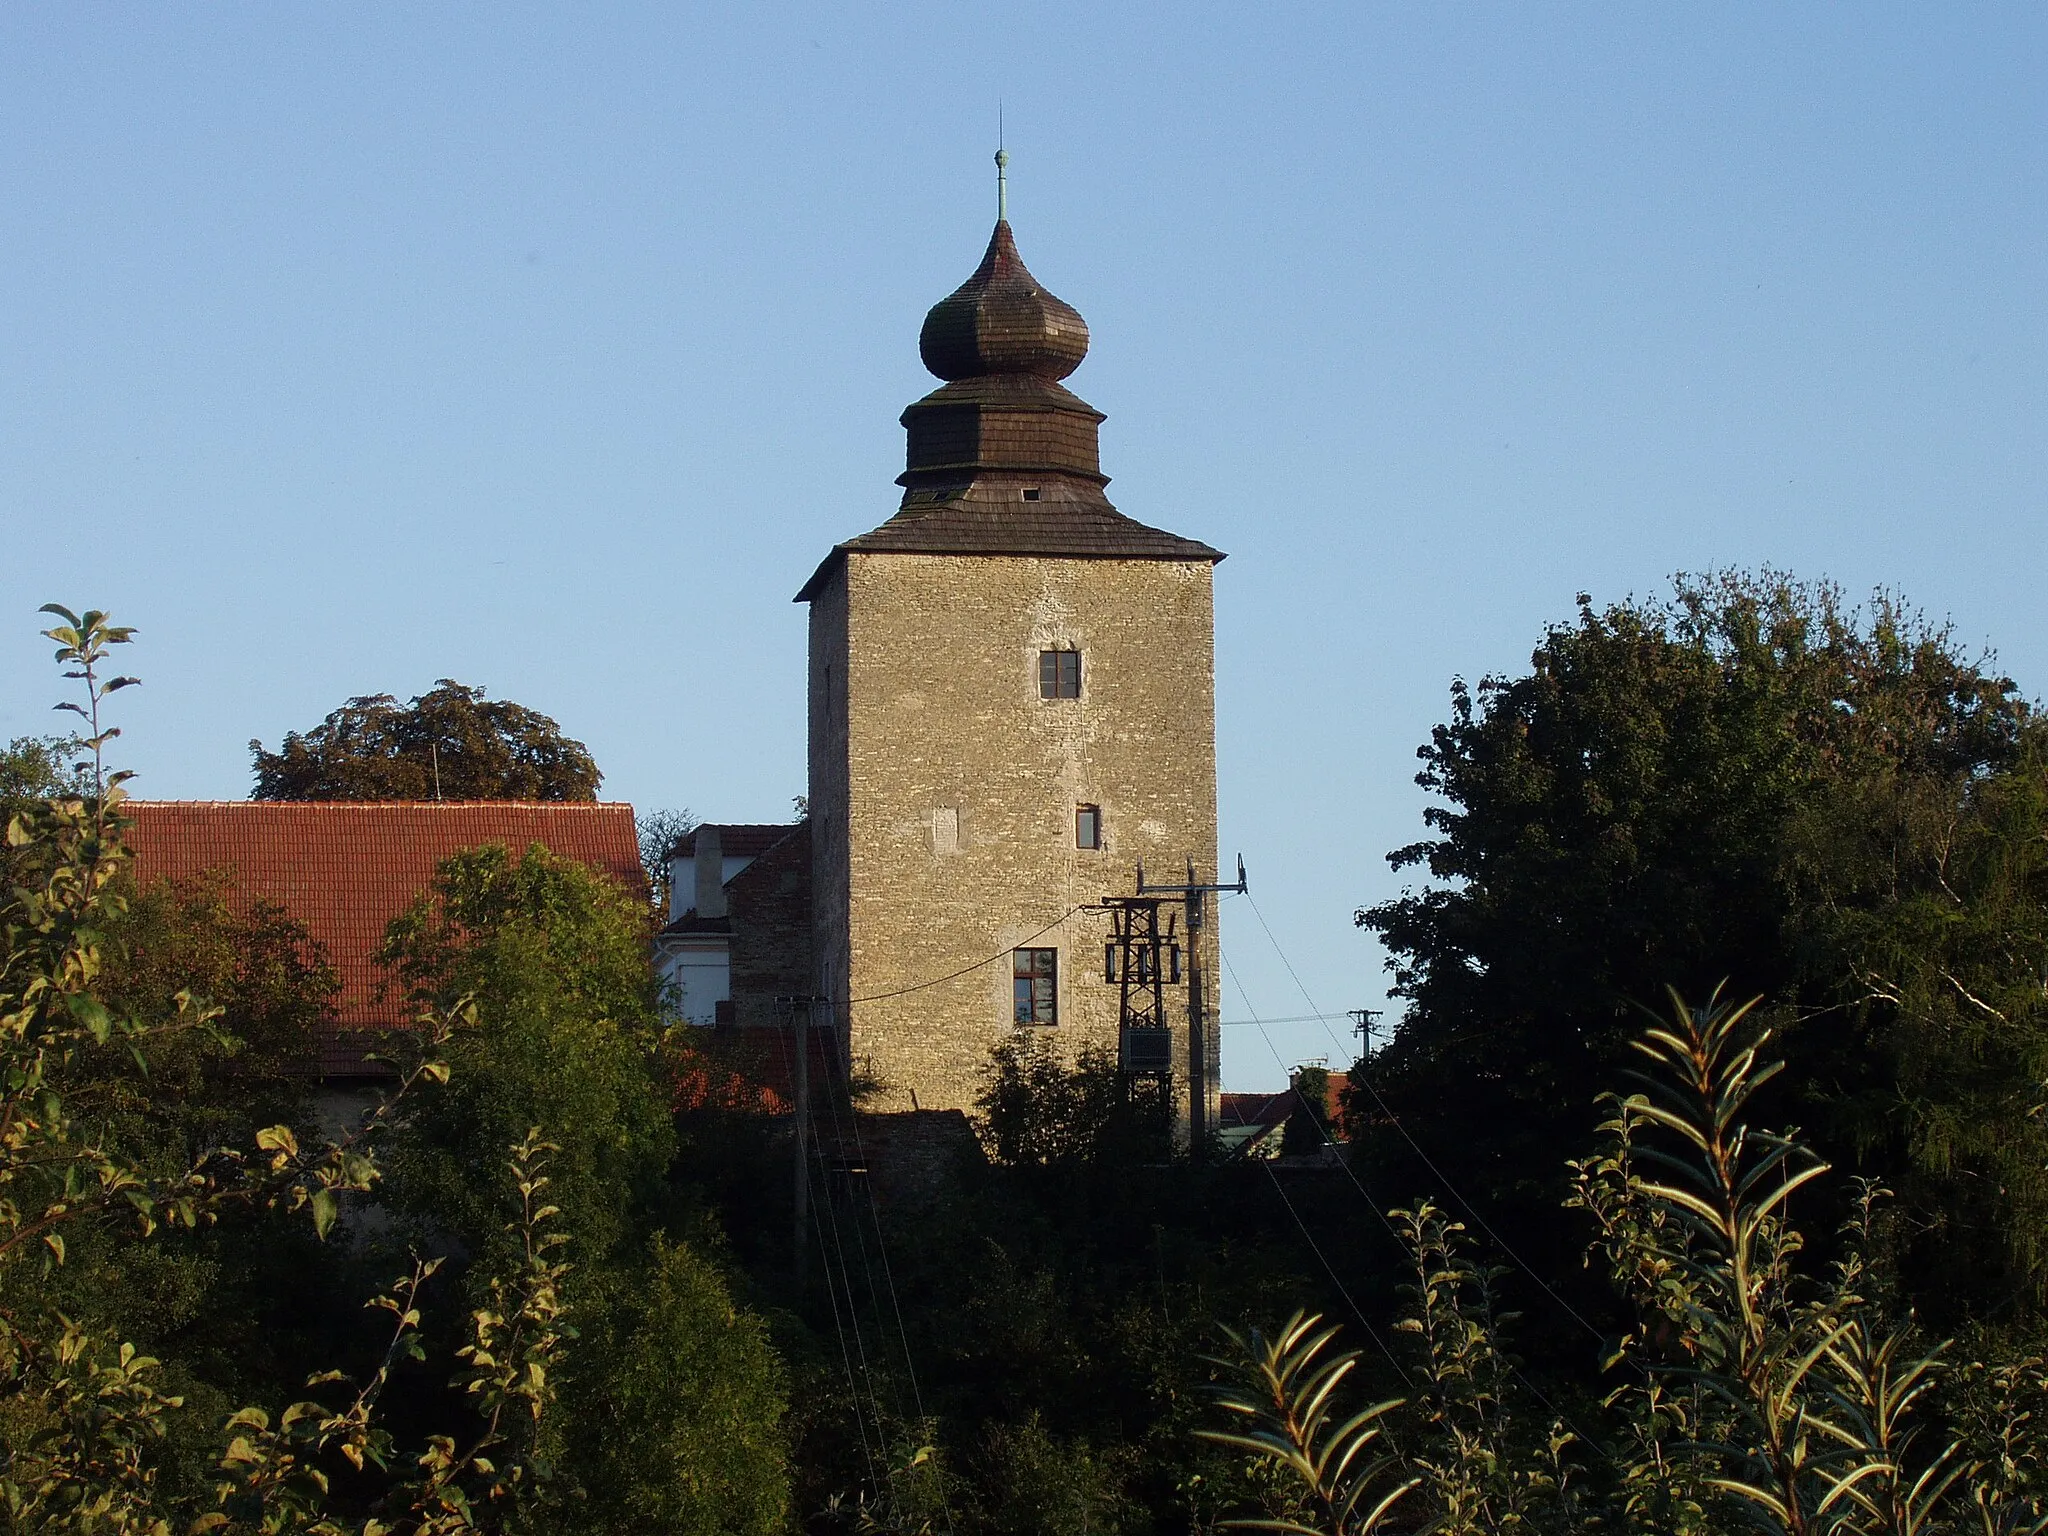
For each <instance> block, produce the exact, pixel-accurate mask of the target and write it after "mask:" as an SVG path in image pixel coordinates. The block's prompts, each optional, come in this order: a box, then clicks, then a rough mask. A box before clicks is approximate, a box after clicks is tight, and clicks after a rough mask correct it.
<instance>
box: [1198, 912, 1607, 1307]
mask: <svg viewBox="0 0 2048 1536" xmlns="http://www.w3.org/2000/svg"><path fill="white" fill-rule="evenodd" d="M1244 899H1245V901H1246V902H1247V903H1248V904H1249V905H1250V907H1251V909H1252V915H1253V916H1254V917H1256V918H1257V919H1258V920H1259V926H1260V927H1261V928H1263V929H1264V930H1265V932H1266V942H1267V943H1269V944H1271V945H1272V946H1273V953H1274V954H1276V955H1278V956H1279V957H1280V963H1281V964H1282V965H1283V966H1285V967H1286V968H1287V974H1288V975H1289V976H1291V977H1293V978H1294V985H1295V986H1296V987H1297V988H1299V989H1300V991H1301V995H1302V998H1303V1000H1304V1001H1305V1002H1307V1004H1308V1005H1309V1007H1310V1008H1314V1007H1315V1006H1316V1000H1315V999H1314V998H1313V997H1310V996H1309V991H1308V987H1307V986H1306V985H1304V983H1303V982H1302V979H1301V973H1300V972H1299V971H1297V970H1295V968H1294V962H1293V961H1292V960H1289V959H1288V958H1287V951H1286V950H1284V949H1282V948H1281V947H1280V940H1279V939H1278V938H1276V937H1275V936H1274V933H1273V927H1272V925H1271V924H1270V923H1268V922H1267V921H1266V914H1265V913H1263V912H1261V911H1260V910H1259V904H1258V903H1257V902H1256V901H1253V900H1252V897H1251V894H1250V893H1249V892H1247V893H1246V894H1245V898H1244ZM1233 979H1234V978H1233ZM1243 990H1244V989H1243V987H1242V986H1240V987H1239V988H1238V991H1239V992H1240V993H1241V992H1243ZM1324 1033H1325V1034H1328V1033H1329V1029H1328V1026H1327V1025H1325V1027H1324ZM1330 1043H1331V1044H1332V1045H1337V1037H1336V1036H1335V1035H1331V1036H1330ZM1342 1049H1343V1047H1342V1046H1338V1050H1339V1051H1340V1052H1341V1051H1342ZM1356 1076H1357V1080H1358V1082H1359V1083H1360V1084H1362V1085H1363V1086H1364V1088H1365V1091H1366V1092H1367V1093H1369V1094H1370V1095H1372V1101H1373V1103H1374V1104H1376V1105H1377V1106H1378V1107H1379V1111H1380V1113H1381V1115H1383V1116H1384V1117H1385V1118H1386V1119H1387V1120H1388V1121H1389V1122H1390V1123H1391V1124H1392V1125H1393V1127H1394V1129H1395V1130H1397V1131H1399V1132H1400V1133H1401V1139H1402V1140H1403V1141H1405V1142H1407V1143H1408V1145H1409V1147H1410V1148H1411V1149H1412V1150H1413V1151H1414V1153H1415V1155H1416V1156H1417V1157H1419V1158H1421V1159H1422V1165H1423V1166H1424V1167H1425V1168H1427V1169H1428V1170H1429V1171H1430V1173H1431V1174H1432V1175H1433V1176H1434V1177H1435V1178H1436V1179H1437V1181H1438V1182H1439V1183H1441V1184H1442V1185H1443V1189H1444V1193H1445V1194H1446V1195H1448V1196H1449V1197H1450V1198H1451V1199H1453V1200H1455V1201H1457V1202H1458V1204H1459V1205H1461V1206H1462V1207H1464V1210H1465V1214H1466V1215H1468V1216H1470V1217H1471V1218H1472V1220H1473V1221H1474V1222H1476V1223H1477V1224H1478V1226H1479V1228H1480V1230H1481V1231H1483V1232H1484V1233H1485V1234H1486V1235H1487V1236H1488V1237H1490V1238H1492V1239H1493V1241H1494V1243H1495V1245H1496V1246H1498V1247H1499V1249H1500V1251H1501V1252H1502V1253H1504V1254H1506V1255H1507V1256H1508V1257H1509V1258H1510V1259H1511V1260H1513V1261H1514V1264H1515V1266H1516V1268H1518V1269H1520V1270H1521V1271H1522V1273H1523V1274H1525V1275H1527V1276H1528V1277H1529V1278H1530V1279H1531V1280H1533V1281H1535V1282H1536V1286H1537V1289H1539V1290H1541V1291H1542V1292H1543V1294H1544V1295H1545V1296H1548V1297H1549V1298H1550V1299H1551V1301H1552V1302H1554V1303H1555V1304H1556V1305H1557V1306H1558V1308H1559V1309H1560V1310H1562V1311H1563V1312H1564V1313H1565V1315H1566V1316H1568V1317H1569V1318H1571V1320H1572V1321H1573V1322H1575V1323H1577V1324H1578V1325H1579V1326H1580V1327H1581V1328H1583V1329H1585V1330H1586V1332H1587V1333H1589V1334H1590V1335H1592V1337H1593V1338H1594V1339H1595V1340H1597V1341H1600V1342H1603V1343H1604V1342H1605V1341H1606V1337H1607V1336H1606V1335H1605V1334H1603V1333H1602V1332H1601V1331H1600V1330H1599V1329H1598V1328H1595V1327H1594V1326H1593V1325H1592V1324H1591V1323H1589V1322H1588V1321H1586V1319H1585V1317H1584V1316H1583V1315H1582V1314H1581V1313H1580V1311H1579V1309H1578V1308H1577V1307H1574V1306H1573V1305H1572V1304H1571V1303H1570V1302H1568V1301H1566V1300H1565V1299H1564V1298H1563V1297H1562V1296H1560V1295H1558V1294H1557V1292H1556V1291H1555V1290H1553V1289H1551V1286H1550V1282H1549V1281H1547V1280H1545V1279H1544V1278H1543V1277H1542V1276H1541V1275H1540V1274H1538V1273H1537V1272H1536V1270H1535V1267H1534V1266H1533V1265H1531V1264H1530V1263H1529V1262H1528V1261H1527V1260H1526V1259H1524V1258H1523V1257H1522V1256H1521V1255H1520V1254H1519V1253H1517V1252H1515V1250H1514V1249H1513V1248H1512V1247H1510V1246H1509V1244H1508V1242H1507V1240H1506V1239H1505V1238H1503V1237H1502V1236H1501V1235H1500V1234H1499V1233H1498V1232H1496V1231H1494V1229H1493V1225H1492V1223H1490V1222H1489V1221H1487V1219H1486V1218H1485V1217H1484V1216H1483V1215H1481V1214H1480V1212H1479V1209H1478V1207H1476V1206H1475V1205H1473V1203H1472V1202H1471V1201H1470V1200H1468V1199H1466V1198H1465V1196H1464V1195H1463V1194H1461V1193H1459V1191H1458V1188H1457V1186H1456V1185H1454V1184H1452V1183H1451V1181H1450V1179H1449V1178H1447V1177H1446V1176H1445V1174H1444V1171H1443V1170H1442V1169H1441V1168H1439V1167H1437V1165H1436V1161H1435V1159H1434V1158H1432V1157H1431V1156H1430V1155H1429V1154H1428V1153H1427V1152H1425V1151H1423V1150H1422V1146H1421V1144H1420V1143H1419V1142H1417V1141H1416V1139H1415V1138H1414V1137H1413V1136H1411V1135H1410V1134H1409V1133H1408V1127H1407V1126H1405V1125H1403V1124H1402V1123H1401V1120H1400V1118H1399V1117H1398V1116H1397V1115H1395V1114H1394V1112H1393V1111H1392V1110H1391V1109H1389V1108H1388V1107H1387V1101H1386V1100H1385V1099H1383V1098H1381V1097H1380V1091H1379V1089H1378V1088H1376V1087H1375V1086H1374V1085H1373V1082H1372V1077H1371V1074H1369V1073H1364V1072H1361V1073H1358V1074H1356ZM1362 1188H1363V1187H1362V1186H1361V1190H1362Z"/></svg>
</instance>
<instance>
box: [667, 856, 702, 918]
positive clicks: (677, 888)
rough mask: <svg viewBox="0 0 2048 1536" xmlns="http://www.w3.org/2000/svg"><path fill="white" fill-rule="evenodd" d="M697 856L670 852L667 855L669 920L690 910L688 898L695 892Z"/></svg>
mask: <svg viewBox="0 0 2048 1536" xmlns="http://www.w3.org/2000/svg"><path fill="white" fill-rule="evenodd" d="M696 879H697V856H696V855H695V854H693V853H672V854H670V855H669V857H668V915H669V919H670V921H674V920H675V919H676V918H679V917H681V916H682V915H683V914H684V913H685V912H687V911H689V910H690V899H691V897H693V896H694V895H695V894H696Z"/></svg>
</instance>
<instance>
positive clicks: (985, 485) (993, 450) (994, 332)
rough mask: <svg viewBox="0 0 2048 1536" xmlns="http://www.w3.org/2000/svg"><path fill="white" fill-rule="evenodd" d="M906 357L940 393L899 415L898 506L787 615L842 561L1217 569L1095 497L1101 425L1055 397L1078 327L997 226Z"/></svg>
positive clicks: (822, 568) (1076, 358)
mask: <svg viewBox="0 0 2048 1536" xmlns="http://www.w3.org/2000/svg"><path fill="white" fill-rule="evenodd" d="M920 350H921V352H922V353H923V356H924V361H925V366H926V367H928V368H930V369H931V371H932V372H933V373H935V374H937V375H938V376H939V377H940V378H941V379H944V380H946V381H947V382H946V383H945V385H944V386H943V387H941V388H939V389H937V390H934V391H933V392H932V393H931V394H929V395H927V396H925V397H924V399H922V400H919V401H917V402H915V403H914V404H912V405H911V406H909V407H908V408H907V409H906V410H905V411H904V413H903V426H904V430H905V432H906V434H907V442H906V451H905V468H904V472H903V474H902V475H901V476H900V477H899V478H898V482H897V483H898V484H900V485H902V486H903V487H904V488H905V489H904V497H903V504H902V506H901V507H900V508H899V510H898V511H897V513H896V515H895V516H894V517H892V518H890V519H889V520H888V521H887V522H886V523H884V524H882V526H881V527H879V528H876V529H873V530H872V531H870V532H868V533H864V534H861V535H860V536H859V537H857V538H852V539H848V540H847V541H846V542H845V543H843V544H838V545H835V546H834V547H833V549H832V552H831V553H830V554H828V555H827V556H826V557H825V559H824V561H823V562H822V563H821V564H820V565H819V566H818V568H817V570H816V571H814V572H812V574H811V578H810V580H809V581H807V582H805V583H804V585H803V589H802V590H801V591H799V592H798V593H797V595H796V600H797V601H798V602H800V603H806V602H809V601H810V600H811V599H812V598H814V597H816V596H817V595H818V593H819V591H820V590H822V589H823V587H824V586H825V583H826V582H827V581H829V580H830V579H831V577H832V575H833V573H834V572H835V571H836V570H837V569H838V568H839V567H840V565H841V564H842V563H843V562H844V561H845V559H846V557H847V556H848V555H849V554H906V555H1042V556H1058V557H1064V558H1068V559H1083V560H1179V561H1190V562H1200V563H1206V564H1214V563H1215V562H1216V561H1218V560H1221V559H1222V558H1223V554H1222V552H1221V551H1220V550H1216V549H1212V548H1211V547H1210V546H1209V545H1207V544H1204V543H1202V542H1201V541H1200V540H1197V539H1187V538H1182V537H1181V536H1180V535H1179V534H1174V533H1168V532H1166V531H1165V530H1164V529H1161V528H1154V527H1151V526H1149V525H1148V524H1145V523H1141V522H1139V521H1138V520H1137V519H1136V518H1131V517H1126V516H1124V514H1123V513H1121V512H1119V511H1117V509H1116V508H1115V507H1113V506H1111V505H1110V503H1109V500H1108V498H1107V497H1106V496H1104V495H1103V491H1102V488H1103V486H1104V485H1106V484H1107V483H1108V477H1107V476H1105V475H1104V474H1103V473H1102V466H1101V463H1100V455H1099V448H1098V442H1097V428H1098V427H1099V426H1100V425H1101V423H1102V419H1103V417H1102V413H1101V412H1100V411H1097V410H1096V409H1095V408H1094V407H1093V406H1091V405H1089V404H1088V403H1087V402H1086V401H1085V400H1083V399H1081V398H1080V397H1079V396H1078V395H1075V394H1074V393H1073V392H1072V391H1070V390H1068V389H1066V388H1065V387H1064V386H1063V385H1061V384H1060V383H1059V380H1061V379H1063V378H1065V377H1066V376H1067V375H1068V374H1069V373H1071V372H1072V371H1073V370H1074V369H1075V368H1076V367H1078V366H1079V365H1080V362H1081V359H1082V358H1083V357H1084V356H1085V355H1086V354H1087V351H1088V327H1087V324H1086V323H1085V322H1084V321H1083V320H1082V319H1081V316H1080V314H1079V312H1078V311H1076V310H1075V309H1074V307H1073V306H1072V305H1070V304H1067V303H1065V302H1064V301H1062V300H1060V299H1057V298H1055V297H1054V296H1053V295H1052V294H1050V293H1048V292H1046V291H1045V289H1044V288H1043V287H1041V286H1040V285H1039V282H1038V280H1037V279H1036V278H1034V277H1033V276H1032V275H1031V274H1030V272H1028V271H1027V270H1025V267H1024V262H1023V259H1022V258H1021V257H1019V256H1018V254H1017V245H1016V241H1015V239H1014V238H1013V237H1012V235H1011V232H1010V226H1009V224H1008V223H1007V222H998V223H997V225H996V229H995V234H994V235H993V236H992V237H991V238H990V240H989V245H988V251H987V253H986V254H985V255H984V256H983V257H982V262H981V266H980V267H979V268H977V269H976V270H975V273H974V275H973V276H972V277H970V278H969V279H968V280H967V281H966V282H965V283H963V284H962V285H961V286H960V288H959V289H958V290H957V291H955V292H954V293H953V294H951V295H950V296H949V297H947V298H945V299H942V300H941V301H940V302H939V303H938V304H937V305H935V306H933V308H932V311H931V313H930V314H929V315H928V316H927V317H926V318H925V324H924V333H923V335H922V337H921V338H920Z"/></svg>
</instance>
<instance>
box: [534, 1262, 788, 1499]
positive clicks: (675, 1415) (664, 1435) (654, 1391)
mask: <svg viewBox="0 0 2048 1536" xmlns="http://www.w3.org/2000/svg"><path fill="white" fill-rule="evenodd" d="M612 1284H613V1288H614V1291H615V1294H614V1295H613V1296H612V1297H611V1298H609V1300H608V1302H607V1304H606V1305H604V1306H602V1307H598V1308H592V1309H589V1311H590V1312H591V1314H592V1321H590V1322H589V1323H587V1324H586V1326H585V1329H584V1338H585V1340H586V1344H585V1347H586V1349H587V1350H588V1352H589V1354H590V1356H591V1357H592V1359H591V1361H590V1363H588V1364H587V1365H586V1366H585V1367H584V1369H583V1370H581V1371H580V1372H579V1373H578V1376H577V1378H576V1379H575V1380H574V1381H573V1382H572V1383H571V1385H570V1386H569V1388H568V1399H569V1403H570V1405H571V1427H570V1429H569V1430H568V1431H567V1434H568V1437H569V1444H568V1452H569V1458H570V1460H571V1461H573V1462H574V1463H575V1464H576V1466H577V1473H576V1478H577V1481H578V1483H579V1484H580V1488H581V1497H580V1498H579V1499H578V1501H577V1505H576V1507H575V1508H574V1509H572V1510H571V1511H570V1514H571V1515H572V1517H573V1524H572V1525H571V1528H572V1529H575V1530H583V1531H591V1530H601V1531H618V1532H639V1531H645V1532H649V1533H653V1532H661V1533H663V1536H774V1533H777V1532H780V1531H783V1530H785V1529H786V1528H787V1527H786V1524H785V1522H786V1520H787V1518H788V1513H789V1508H788V1506H789V1475H788V1469H787V1466H786V1447H785V1445H784V1438H783V1437H784V1431H783V1418H784V1415H785V1414H786V1412H787V1408H788V1384H787V1379H786V1378H787V1372H786V1370H785V1369H784V1367H783V1364H782V1360H781V1357H780V1356H779V1355H777V1354H776V1352H775V1349H774V1346H773V1345H772V1344H771V1343H770V1342H769V1338H768V1331H767V1328H766V1327H765V1326H764V1325H763V1323H762V1321H761V1319H760V1318H759V1317H757V1316H755V1315H754V1314H753V1313H752V1312H750V1311H748V1310H747V1309H746V1308H744V1307H741V1306H739V1305H737V1304H736V1303H735V1302H734V1300H733V1297H732V1293H731V1290H730V1287H729V1285H728V1283H727V1281H726V1278H725V1276H724V1275H723V1274H722V1273H721V1271H720V1269H719V1268H718V1266H717V1265H715V1264H713V1263H711V1262H710V1261H709V1260H707V1259H706V1258H705V1257H704V1256H703V1255H702V1254H701V1253H700V1252H698V1251H697V1249H696V1248H695V1247H693V1246H691V1245H688V1244H683V1243H677V1242H674V1241H672V1240H670V1239H668V1238H666V1237H664V1236H661V1235H659V1234H657V1235H656V1237H655V1238H654V1240H653V1242H652V1244H651V1246H650V1248H649V1250H648V1252H647V1254H646V1256H645V1259H644V1262H642V1263H640V1264H638V1265H635V1266H633V1267H632V1268H631V1269H629V1270H626V1271H624V1272H622V1273H621V1274H620V1275H618V1276H617V1277H616V1279H615V1280H614V1281H613V1282H612Z"/></svg>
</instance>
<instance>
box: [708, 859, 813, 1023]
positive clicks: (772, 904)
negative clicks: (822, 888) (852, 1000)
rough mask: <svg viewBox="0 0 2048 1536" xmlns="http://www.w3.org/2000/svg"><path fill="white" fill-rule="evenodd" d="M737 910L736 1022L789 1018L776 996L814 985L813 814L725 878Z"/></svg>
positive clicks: (801, 994)
mask: <svg viewBox="0 0 2048 1536" xmlns="http://www.w3.org/2000/svg"><path fill="white" fill-rule="evenodd" d="M725 899H726V902H727V904H728V905H729V907H730V909H731V912H732V950H731V965H732V984H731V985H732V1005H733V1023H735V1024H736V1025H738V1026H740V1027H741V1028H743V1029H744V1028H748V1027H753V1026H759V1025H764V1024H787V1023H788V1022H789V1011H788V1009H787V1008H786V1007H785V1006H784V1005H781V1004H778V1003H777V1002H776V1001H775V1000H776V999H777V998H778V997H806V996H809V995H810V994H811V993H813V992H815V991H816V990H817V986H818V980H817V976H818V969H817V963H816V961H815V960H814V959H813V958H812V951H811V830H810V824H809V823H808V822H805V823H800V824H798V825H796V826H793V827H791V828H790V829H789V836H787V837H785V838H784V839H783V840H782V841H781V842H779V843H776V844H775V845H774V846H773V847H771V848H769V849H768V850H767V852H765V853H763V854H761V856H760V857H758V858H756V859H755V860H754V861H753V862H752V863H750V864H749V865H747V867H746V868H745V869H743V870H741V871H740V872H739V873H738V874H736V875H734V876H733V877H732V879H731V880H729V881H727V882H726V886H725Z"/></svg>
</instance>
